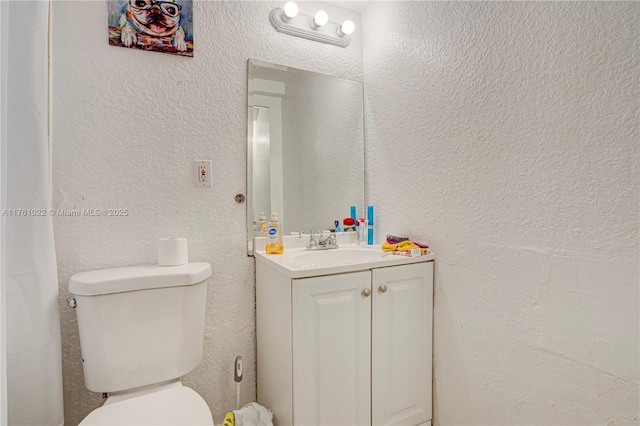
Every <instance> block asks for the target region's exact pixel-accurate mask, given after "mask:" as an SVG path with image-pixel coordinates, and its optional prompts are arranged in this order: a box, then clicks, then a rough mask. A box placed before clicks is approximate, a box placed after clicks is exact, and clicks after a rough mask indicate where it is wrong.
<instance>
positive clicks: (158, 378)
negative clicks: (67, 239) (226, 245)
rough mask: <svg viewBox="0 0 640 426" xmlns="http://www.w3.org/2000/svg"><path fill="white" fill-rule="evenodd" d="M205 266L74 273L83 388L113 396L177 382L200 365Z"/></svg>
mask: <svg viewBox="0 0 640 426" xmlns="http://www.w3.org/2000/svg"><path fill="white" fill-rule="evenodd" d="M210 276H211V265H209V264H208V263H204V262H196V263H188V264H186V265H181V266H157V265H152V266H134V267H129V268H117V269H104V270H100V271H91V272H83V273H80V274H76V275H74V276H73V277H71V279H70V280H69V292H71V293H73V294H74V295H75V299H76V304H77V307H76V312H77V317H78V328H79V330H80V347H81V350H82V367H83V371H84V381H85V385H86V386H87V389H89V390H91V391H93V392H117V391H121V390H126V389H133V388H137V387H141V386H146V385H151V384H155V383H160V382H163V381H166V380H171V379H175V378H178V377H180V376H183V375H185V374H187V373H188V372H190V371H191V370H193V369H194V368H195V367H196V366H197V365H198V364H199V363H200V361H201V359H202V345H203V338H204V314H205V306H206V296H207V285H206V280H207V278H209V277H210Z"/></svg>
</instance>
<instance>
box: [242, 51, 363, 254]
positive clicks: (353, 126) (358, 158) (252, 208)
mask: <svg viewBox="0 0 640 426" xmlns="http://www.w3.org/2000/svg"><path fill="white" fill-rule="evenodd" d="M248 92H249V93H248V101H249V102H248V105H249V108H248V114H247V117H248V134H247V142H248V150H247V235H248V250H249V255H253V237H254V236H259V235H256V230H255V229H254V221H255V222H257V223H258V225H259V218H260V213H261V212H264V214H265V216H266V217H267V221H268V220H269V219H270V218H271V213H272V212H278V216H279V219H280V222H281V223H282V227H283V235H289V234H292V233H295V234H297V233H299V232H304V233H308V232H309V231H310V230H313V231H314V232H318V231H320V230H327V229H333V228H334V221H335V220H339V221H340V225H341V226H342V220H343V219H344V218H346V217H349V216H350V207H351V206H356V208H357V210H358V217H363V216H364V128H363V122H364V119H363V85H362V82H359V81H352V80H346V79H343V78H338V77H332V76H329V75H324V74H318V73H315V72H310V71H303V70H299V69H296V68H291V67H286V66H282V65H275V64H270V63H266V62H261V61H256V60H252V59H250V60H249V74H248Z"/></svg>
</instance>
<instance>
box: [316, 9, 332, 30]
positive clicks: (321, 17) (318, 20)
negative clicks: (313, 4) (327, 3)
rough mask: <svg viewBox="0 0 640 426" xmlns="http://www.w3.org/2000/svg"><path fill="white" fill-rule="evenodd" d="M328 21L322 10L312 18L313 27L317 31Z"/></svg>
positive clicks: (327, 16) (325, 13)
mask: <svg viewBox="0 0 640 426" xmlns="http://www.w3.org/2000/svg"><path fill="white" fill-rule="evenodd" d="M328 21H329V15H327V12H325V11H324V10H319V11H318V12H317V13H316V16H314V18H313V26H314V27H315V28H316V29H317V28H320V27H321V26H323V25H324V24H326V23H327V22H328Z"/></svg>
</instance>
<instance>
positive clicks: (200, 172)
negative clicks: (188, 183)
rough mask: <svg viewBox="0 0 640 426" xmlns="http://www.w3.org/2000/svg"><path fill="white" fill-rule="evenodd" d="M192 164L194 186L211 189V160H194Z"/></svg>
mask: <svg viewBox="0 0 640 426" xmlns="http://www.w3.org/2000/svg"><path fill="white" fill-rule="evenodd" d="M193 164H194V169H195V181H194V182H195V184H196V186H205V187H207V186H208V187H211V186H212V183H211V160H196V161H194V162H193Z"/></svg>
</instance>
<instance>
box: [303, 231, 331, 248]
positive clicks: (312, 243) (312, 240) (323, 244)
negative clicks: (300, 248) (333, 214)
mask: <svg viewBox="0 0 640 426" xmlns="http://www.w3.org/2000/svg"><path fill="white" fill-rule="evenodd" d="M309 234H310V236H309V245H307V250H330V249H337V248H338V243H337V241H336V236H335V234H334V233H333V232H329V235H327V236H326V237H325V236H324V233H323V231H320V235H318V240H316V236H315V234H314V233H313V231H309Z"/></svg>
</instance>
